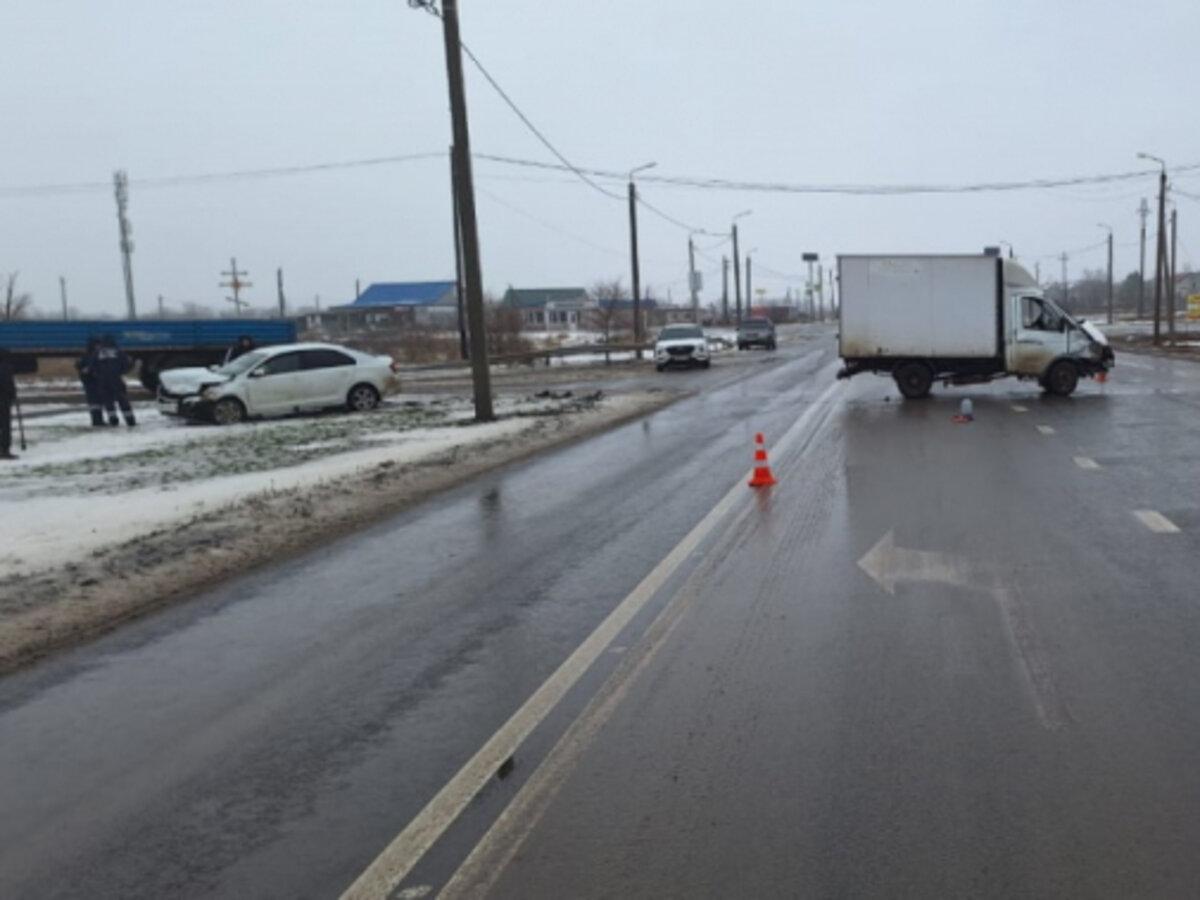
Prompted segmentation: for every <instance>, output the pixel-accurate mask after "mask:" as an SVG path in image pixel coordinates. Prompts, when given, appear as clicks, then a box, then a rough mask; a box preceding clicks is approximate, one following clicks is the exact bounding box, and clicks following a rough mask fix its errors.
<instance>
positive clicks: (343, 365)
mask: <svg viewBox="0 0 1200 900" xmlns="http://www.w3.org/2000/svg"><path fill="white" fill-rule="evenodd" d="M397 386H398V381H397V378H396V366H395V363H393V362H392V360H391V358H390V357H387V356H373V355H371V354H369V353H362V352H360V351H358V350H352V349H350V348H349V347H341V346H338V345H337V344H311V343H305V344H279V345H277V346H273V347H264V348H262V349H259V350H251V351H250V352H249V353H246V354H244V355H242V356H239V357H238V358H237V359H235V360H233V361H231V362H228V363H226V364H225V365H223V366H211V367H209V368H207V369H199V368H196V369H167V370H165V371H164V372H162V373H161V374H160V375H159V388H158V401H159V409H161V410H162V411H163V412H164V413H167V414H169V415H180V416H186V417H187V418H189V419H207V420H208V421H211V422H215V423H217V424H218V425H229V424H232V423H234V422H241V421H242V420H244V419H247V418H259V417H268V416H286V415H291V414H293V413H301V412H315V411H317V410H322V409H335V408H343V409H351V410H355V411H358V412H366V411H367V410H371V409H374V408H375V407H376V406H378V405H379V401H380V399H382V397H383V395H384V394H386V393H388V392H389V391H392V390H395V389H396V388H397Z"/></svg>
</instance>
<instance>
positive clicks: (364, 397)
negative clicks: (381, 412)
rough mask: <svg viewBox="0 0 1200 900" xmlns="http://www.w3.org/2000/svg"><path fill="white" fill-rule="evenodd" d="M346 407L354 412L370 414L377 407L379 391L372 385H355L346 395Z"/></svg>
mask: <svg viewBox="0 0 1200 900" xmlns="http://www.w3.org/2000/svg"><path fill="white" fill-rule="evenodd" d="M346 405H347V406H349V407H350V409H352V410H353V411H354V412H370V411H371V410H373V409H374V408H375V407H377V406H378V405H379V391H377V390H375V386H374V385H370V384H356V385H355V386H354V387H352V388H350V393H349V394H347V395H346Z"/></svg>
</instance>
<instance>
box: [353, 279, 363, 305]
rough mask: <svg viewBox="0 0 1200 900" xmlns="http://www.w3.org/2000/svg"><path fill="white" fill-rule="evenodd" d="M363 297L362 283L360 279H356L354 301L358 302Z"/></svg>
mask: <svg viewBox="0 0 1200 900" xmlns="http://www.w3.org/2000/svg"><path fill="white" fill-rule="evenodd" d="M361 296H362V282H361V281H360V280H359V279H357V278H355V279H354V299H355V300H357V299H358V298H359V297H361Z"/></svg>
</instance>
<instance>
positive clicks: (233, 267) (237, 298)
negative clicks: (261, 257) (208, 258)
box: [219, 256, 254, 318]
mask: <svg viewBox="0 0 1200 900" xmlns="http://www.w3.org/2000/svg"><path fill="white" fill-rule="evenodd" d="M221 274H222V275H225V276H227V277H228V278H229V280H228V281H222V282H221V283H220V285H219V287H223V288H229V289H230V290H231V291H233V296H232V297H226V298H225V299H226V300H228V301H229V302H230V303H232V304H233V308H234V315H236V316H237V317H238V318H241V316H242V307H243V306H249V305H250V304H249V303H247V302H246V301H245V300H243V299H242V288H248V287H254V285H253V283H251V282H249V281H242V276H243V275H249V274H250V273H249V272H241V271H238V267H237V257H236V256H234V257H231V258H230V260H229V271H228V272H222V273H221Z"/></svg>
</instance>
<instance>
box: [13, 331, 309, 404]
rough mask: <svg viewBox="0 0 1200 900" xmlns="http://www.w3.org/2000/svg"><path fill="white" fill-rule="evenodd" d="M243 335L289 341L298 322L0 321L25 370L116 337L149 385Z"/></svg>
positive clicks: (209, 357) (216, 354)
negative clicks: (90, 342) (100, 339)
mask: <svg viewBox="0 0 1200 900" xmlns="http://www.w3.org/2000/svg"><path fill="white" fill-rule="evenodd" d="M242 335H248V336H249V337H250V338H252V339H253V340H254V343H255V344H258V345H259V346H263V345H267V344H290V343H293V342H295V340H296V323H295V322H293V321H291V320H290V319H138V320H119V319H118V320H114V319H93V320H85V319H81V320H78V321H61V320H55V321H52V320H45V319H38V320H28V321H19V322H0V347H4V348H6V349H8V350H9V351H10V352H11V354H12V356H13V358H14V361H15V363H16V366H15V368H17V369H18V371H21V372H36V371H37V360H38V358H39V357H51V356H82V355H83V351H84V348H85V347H86V346H87V342H88V339H89V338H94V337H96V338H98V337H104V336H112V337H113V338H115V339H116V341H117V344H118V345H119V346H120V347H121V349H122V350H124V351H125V352H126V353H128V354H129V355H130V356H132V357H133V358H134V359H135V360H137V362H138V363H139V366H138V375H139V377H140V378H141V381H142V384H143V385H145V386H146V388H147V389H148V390H151V391H153V390H156V389H157V388H158V373H159V372H161V371H163V370H164V369H177V368H180V367H182V366H210V365H213V364H215V363H219V362H221V360H222V359H224V357H225V353H226V352H227V351H228V350H229V348H230V347H231V346H232V345H233V344H234V342H235V341H237V339H238V338H239V337H241V336H242Z"/></svg>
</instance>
